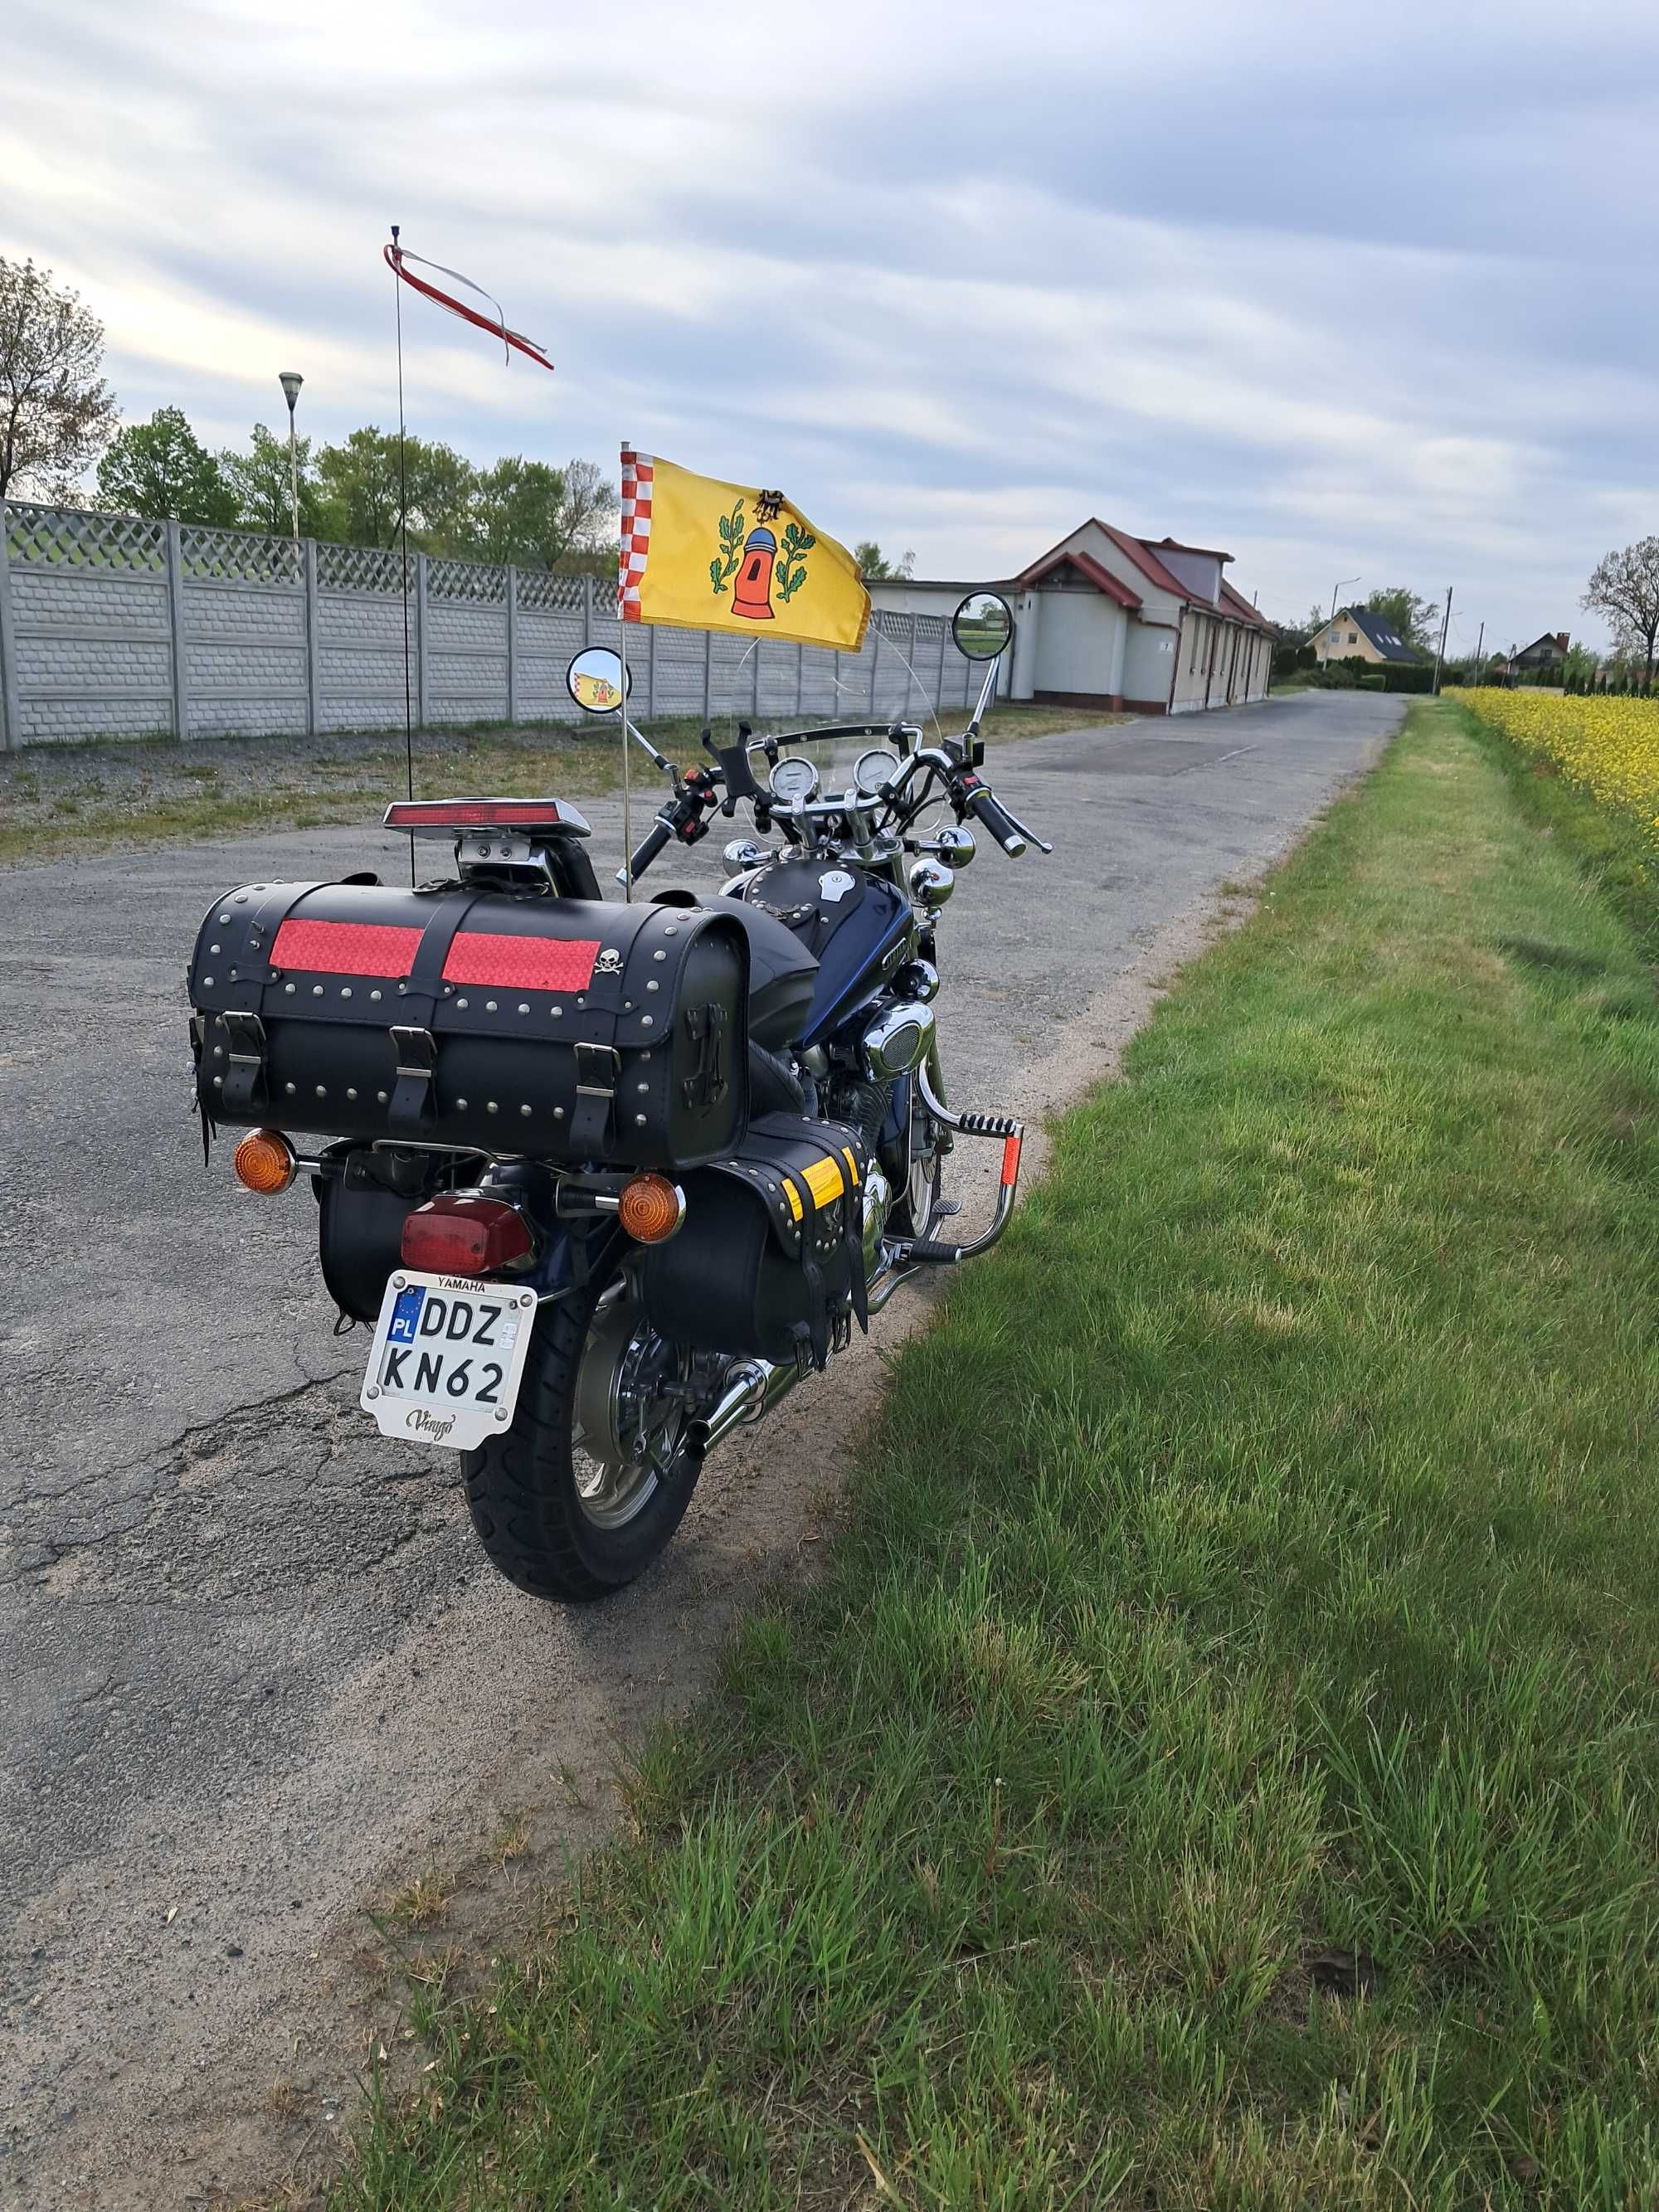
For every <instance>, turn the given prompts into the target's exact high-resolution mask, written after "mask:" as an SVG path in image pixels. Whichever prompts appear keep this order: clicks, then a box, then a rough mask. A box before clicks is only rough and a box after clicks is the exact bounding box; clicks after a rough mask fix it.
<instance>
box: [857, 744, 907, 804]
mask: <svg viewBox="0 0 1659 2212" xmlns="http://www.w3.org/2000/svg"><path fill="white" fill-rule="evenodd" d="M898 772H899V757H898V755H897V754H896V753H890V752H888V751H887V750H885V749H884V747H883V746H881V745H876V746H873V747H872V749H871V750H870V751H868V752H867V753H860V755H859V757H858V758H857V759H856V760H855V761H854V763H853V781H854V783H855V784H857V786H858V787H859V789H860V791H861V792H862V793H864V795H865V797H866V799H873V798H874V797H875V795H876V793H878V791H879V790H880V789H881V787H882V786H883V784H884V783H890V782H891V781H892V780H893V778H894V777H895V776H896V775H897V774H898Z"/></svg>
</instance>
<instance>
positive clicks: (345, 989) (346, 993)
mask: <svg viewBox="0 0 1659 2212" xmlns="http://www.w3.org/2000/svg"><path fill="white" fill-rule="evenodd" d="M340 996H341V997H342V998H343V999H349V997H350V996H351V986H350V984H349V983H342V984H341V986H340Z"/></svg>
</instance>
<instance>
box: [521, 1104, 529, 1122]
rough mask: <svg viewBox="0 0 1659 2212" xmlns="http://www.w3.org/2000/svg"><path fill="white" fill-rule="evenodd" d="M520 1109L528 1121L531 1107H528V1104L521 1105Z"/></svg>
mask: <svg viewBox="0 0 1659 2212" xmlns="http://www.w3.org/2000/svg"><path fill="white" fill-rule="evenodd" d="M519 1111H520V1114H522V1115H524V1117H525V1119H526V1121H528V1120H529V1119H530V1109H529V1107H527V1106H520V1109H519Z"/></svg>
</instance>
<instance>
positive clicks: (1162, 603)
mask: <svg viewBox="0 0 1659 2212" xmlns="http://www.w3.org/2000/svg"><path fill="white" fill-rule="evenodd" d="M1231 559H1232V556H1231V553H1218V552H1217V551H1215V550H1213V549H1212V548H1211V547H1209V546H1203V545H1182V544H1178V543H1177V542H1176V539H1175V538H1158V539H1153V538H1136V537H1133V536H1132V535H1131V534H1130V532H1128V531H1127V530H1117V529H1115V528H1114V527H1113V526H1112V525H1111V524H1110V523H1109V522H1101V521H1098V520H1094V519H1092V518H1091V520H1089V521H1087V522H1085V523H1081V524H1079V526H1078V528H1077V529H1075V530H1074V531H1073V532H1072V533H1071V535H1070V536H1069V537H1066V538H1061V539H1060V543H1059V544H1058V545H1054V546H1051V547H1050V549H1049V550H1048V552H1046V553H1044V554H1043V555H1042V556H1041V557H1040V558H1039V559H1037V560H1036V561H1034V562H1032V563H1031V565H1030V568H1025V569H1023V570H1022V571H1021V572H1020V574H1018V576H1014V577H1011V578H1009V579H1007V580H1006V581H1004V582H1002V583H1000V584H998V585H996V586H994V589H996V590H998V591H1000V592H1002V593H1003V594H1004V595H1005V596H1006V599H1008V601H1009V603H1010V605H1012V608H1013V610H1014V659H1013V671H1012V680H1011V683H1010V685H1009V696H1011V697H1012V698H1014V699H1030V700H1033V701H1036V702H1039V703H1043V702H1052V703H1053V704H1054V705H1057V706H1068V707H1069V706H1076V707H1095V708H1102V709H1106V710H1109V711H1112V712H1116V711H1118V710H1120V709H1123V708H1127V710H1128V711H1129V712H1131V713H1133V714H1194V713H1197V712H1199V711H1200V709H1202V708H1206V707H1236V706H1242V705H1243V703H1244V702H1246V701H1247V700H1251V699H1261V698H1265V697H1266V696H1267V682H1268V678H1269V676H1270V674H1271V672H1272V667H1273V629H1272V626H1271V625H1270V624H1269V623H1268V622H1267V619H1266V617H1264V616H1262V615H1261V614H1259V613H1258V612H1257V611H1256V610H1255V607H1253V606H1252V605H1250V604H1249V601H1248V600H1247V599H1243V598H1242V597H1241V596H1240V595H1239V593H1238V592H1236V591H1234V589H1233V588H1232V586H1231V584H1229V583H1228V581H1227V580H1226V578H1225V576H1224V575H1223V574H1222V570H1223V568H1225V565H1226V563H1227V562H1230V561H1231ZM984 588H985V585H984V581H983V580H982V579H981V580H978V581H977V582H971V583H964V582H955V583H950V582H945V581H938V582H934V581H931V580H929V581H921V580H914V579H910V580H902V579H896V580H892V581H880V582H877V581H872V583H871V585H870V596H871V598H872V600H873V601H874V602H875V604H876V605H877V606H878V607H889V608H892V609H895V610H897V611H907V612H910V613H915V614H933V615H938V614H943V615H947V616H948V615H949V614H950V613H951V610H952V609H953V608H954V607H955V605H956V604H957V600H958V599H961V598H962V597H963V594H964V593H965V592H969V591H974V590H982V589H984Z"/></svg>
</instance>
